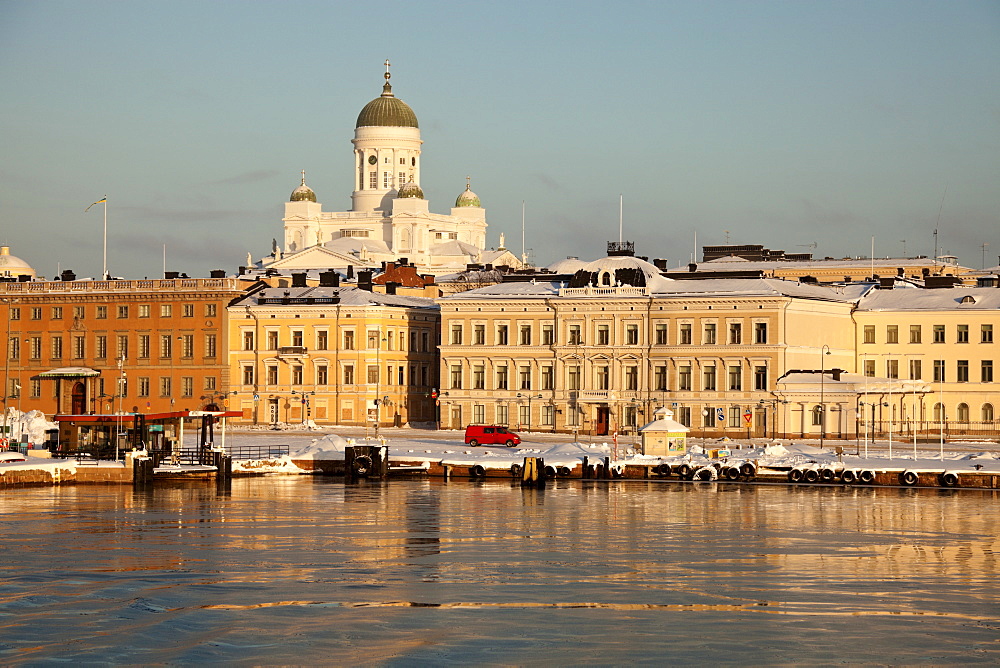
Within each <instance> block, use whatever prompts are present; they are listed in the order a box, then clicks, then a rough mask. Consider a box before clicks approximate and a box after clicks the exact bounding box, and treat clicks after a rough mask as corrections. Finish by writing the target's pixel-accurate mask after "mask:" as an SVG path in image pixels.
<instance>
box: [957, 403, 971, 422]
mask: <svg viewBox="0 0 1000 668" xmlns="http://www.w3.org/2000/svg"><path fill="white" fill-rule="evenodd" d="M958 421H959V422H968V421H969V404H959V405H958Z"/></svg>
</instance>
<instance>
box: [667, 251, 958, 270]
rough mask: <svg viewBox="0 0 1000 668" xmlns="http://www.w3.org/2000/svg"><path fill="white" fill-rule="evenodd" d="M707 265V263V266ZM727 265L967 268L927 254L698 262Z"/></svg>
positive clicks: (720, 267)
mask: <svg viewBox="0 0 1000 668" xmlns="http://www.w3.org/2000/svg"><path fill="white" fill-rule="evenodd" d="M706 265H707V266H706ZM726 265H733V266H732V269H733V270H739V271H747V270H761V271H769V270H774V269H795V270H797V271H799V270H801V272H803V273H804V272H807V271H808V270H809V269H810V268H815V269H833V268H836V267H845V268H849V267H854V268H860V269H864V268H869V269H870V268H871V267H873V266H874V267H875V269H876V270H878V269H884V268H886V267H890V268H891V269H892V273H894V274H895V273H896V269H897V268H898V267H929V268H934V267H947V268H954V269H960V270H963V271H964V270H966V269H967V268H966V267H962V266H960V265H955V264H950V263H947V262H941V261H940V260H933V259H931V258H929V257H927V258H898V257H896V258H892V257H888V258H875V259H874V260H872V259H871V258H831V259H826V258H822V259H813V260H766V261H765V260H747V259H746V258H742V257H735V256H732V255H729V256H726V257H720V258H716V259H714V260H707V261H704V262H701V263H699V264H698V267H699V268H701V267H703V266H705V270H706V271H725V270H726V269H727V268H728V267H727V266H726ZM687 268H688V266H687V264H683V265H680V266H677V267H675V268H674V269H672V271H687Z"/></svg>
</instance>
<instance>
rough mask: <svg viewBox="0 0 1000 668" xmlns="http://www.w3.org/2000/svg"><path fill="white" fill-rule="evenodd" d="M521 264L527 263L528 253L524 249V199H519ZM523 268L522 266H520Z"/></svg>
mask: <svg viewBox="0 0 1000 668" xmlns="http://www.w3.org/2000/svg"><path fill="white" fill-rule="evenodd" d="M521 264H522V265H526V264H528V254H527V253H526V252H525V250H524V200H523V199H522V200H521ZM522 268H523V267H522Z"/></svg>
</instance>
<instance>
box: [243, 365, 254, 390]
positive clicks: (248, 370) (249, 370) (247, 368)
mask: <svg viewBox="0 0 1000 668" xmlns="http://www.w3.org/2000/svg"><path fill="white" fill-rule="evenodd" d="M253 377H254V373H253V366H251V365H249V364H244V365H243V384H244V385H253Z"/></svg>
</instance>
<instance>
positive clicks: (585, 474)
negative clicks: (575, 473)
mask: <svg viewBox="0 0 1000 668" xmlns="http://www.w3.org/2000/svg"><path fill="white" fill-rule="evenodd" d="M589 462H590V458H589V457H584V458H583V464H582V468H581V472H582V474H583V479H584V480H588V479H590V463H589Z"/></svg>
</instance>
